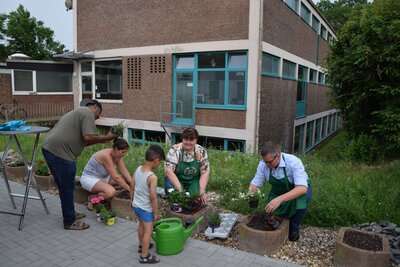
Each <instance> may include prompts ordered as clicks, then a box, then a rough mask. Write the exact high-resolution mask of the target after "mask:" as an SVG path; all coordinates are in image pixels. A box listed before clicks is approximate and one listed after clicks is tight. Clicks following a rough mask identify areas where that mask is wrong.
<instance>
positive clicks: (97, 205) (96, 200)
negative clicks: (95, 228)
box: [90, 196, 106, 221]
mask: <svg viewBox="0 0 400 267" xmlns="http://www.w3.org/2000/svg"><path fill="white" fill-rule="evenodd" d="M90 202H91V203H92V206H93V211H94V212H95V213H96V219H97V221H101V219H102V217H101V212H102V211H103V210H105V209H106V208H105V203H104V197H103V196H98V197H97V196H95V197H92V198H91V199H90Z"/></svg>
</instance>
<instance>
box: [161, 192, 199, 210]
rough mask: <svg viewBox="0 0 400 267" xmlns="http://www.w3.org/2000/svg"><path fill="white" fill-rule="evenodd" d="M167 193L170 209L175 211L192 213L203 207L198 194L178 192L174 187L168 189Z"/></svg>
mask: <svg viewBox="0 0 400 267" xmlns="http://www.w3.org/2000/svg"><path fill="white" fill-rule="evenodd" d="M169 193H170V194H169V195H168V199H167V200H168V203H169V204H170V205H171V209H172V210H173V211H175V212H182V211H184V212H188V213H194V212H197V211H199V210H200V209H201V208H202V207H203V204H202V202H201V199H200V195H199V194H196V193H192V194H190V193H189V192H179V191H178V190H174V189H170V191H169Z"/></svg>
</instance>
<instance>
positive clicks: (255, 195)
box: [240, 190, 263, 209]
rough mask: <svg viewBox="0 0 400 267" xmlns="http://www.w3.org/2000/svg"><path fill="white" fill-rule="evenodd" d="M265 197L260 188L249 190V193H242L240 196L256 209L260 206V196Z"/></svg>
mask: <svg viewBox="0 0 400 267" xmlns="http://www.w3.org/2000/svg"><path fill="white" fill-rule="evenodd" d="M262 197H263V194H262V193H261V191H260V190H257V191H248V192H247V193H245V194H244V193H240V198H243V199H245V201H246V202H247V203H248V204H249V207H250V208H252V209H256V208H257V207H258V202H259V200H260V198H262Z"/></svg>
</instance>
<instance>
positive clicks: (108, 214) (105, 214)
mask: <svg viewBox="0 0 400 267" xmlns="http://www.w3.org/2000/svg"><path fill="white" fill-rule="evenodd" d="M100 216H101V218H102V219H103V220H104V221H105V222H106V224H107V225H113V224H114V223H115V216H117V213H116V212H115V211H112V210H111V211H109V210H107V209H106V208H103V209H102V210H101V212H100Z"/></svg>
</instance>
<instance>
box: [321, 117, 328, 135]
mask: <svg viewBox="0 0 400 267" xmlns="http://www.w3.org/2000/svg"><path fill="white" fill-rule="evenodd" d="M327 121H328V116H325V117H323V118H322V133H321V138H325V137H326V130H327V129H326V125H327Z"/></svg>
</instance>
